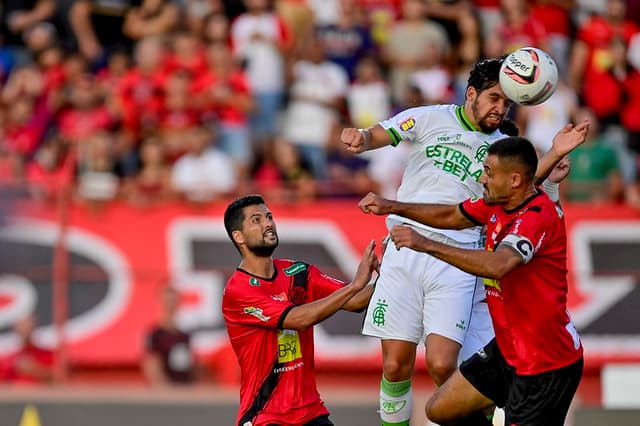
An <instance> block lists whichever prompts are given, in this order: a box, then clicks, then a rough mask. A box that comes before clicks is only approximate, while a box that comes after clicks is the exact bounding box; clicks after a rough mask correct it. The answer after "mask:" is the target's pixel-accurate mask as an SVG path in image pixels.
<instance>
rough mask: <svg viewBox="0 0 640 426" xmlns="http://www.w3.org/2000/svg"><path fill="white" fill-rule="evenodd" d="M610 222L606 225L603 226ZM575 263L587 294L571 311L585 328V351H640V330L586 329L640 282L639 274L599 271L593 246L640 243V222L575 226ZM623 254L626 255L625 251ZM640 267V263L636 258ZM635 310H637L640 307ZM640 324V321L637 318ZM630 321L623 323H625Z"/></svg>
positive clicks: (621, 353) (573, 266)
mask: <svg viewBox="0 0 640 426" xmlns="http://www.w3.org/2000/svg"><path fill="white" fill-rule="evenodd" d="M604 223H606V226H603V225H604ZM570 242H571V248H572V251H573V257H572V264H571V265H569V269H570V270H573V272H574V275H575V279H576V287H577V289H578V290H580V293H581V294H583V295H584V296H585V299H586V300H585V302H583V303H582V304H580V306H578V307H577V308H574V309H572V310H571V318H572V321H573V322H574V323H575V325H576V327H577V328H578V330H581V331H580V333H581V337H582V343H583V345H584V347H585V351H586V352H588V353H589V354H591V355H592V356H603V357H606V356H611V355H615V356H625V355H637V354H638V353H640V330H638V331H637V332H636V334H633V335H630V334H628V333H619V334H610V333H598V334H595V333H591V334H590V333H585V332H583V331H582V330H584V329H586V328H587V327H589V326H591V325H593V324H595V323H596V322H598V320H599V319H600V318H602V317H603V316H604V315H605V314H606V313H607V312H608V311H610V310H611V309H612V308H613V307H614V306H615V305H616V304H617V303H619V302H621V301H622V300H623V299H625V298H626V297H628V296H629V295H630V294H631V293H632V292H633V291H634V289H636V288H637V286H638V285H639V284H637V283H636V280H637V279H638V278H637V277H634V276H633V275H631V273H630V272H627V273H626V275H625V274H623V273H619V272H616V271H610V273H609V274H606V275H605V274H602V273H596V271H595V270H594V267H595V262H594V258H593V248H592V247H593V245H594V244H598V243H616V242H618V243H621V242H624V243H627V244H629V243H632V242H635V243H637V244H638V245H640V225H639V224H638V222H637V221H629V222H621V221H619V222H611V221H607V222H603V221H592V222H589V221H583V222H580V223H579V224H578V225H576V226H574V228H573V232H572V233H571V240H570ZM621 256H623V254H621ZM634 262H636V263H635V264H636V265H638V269H640V262H639V261H638V260H637V259H635V261H634ZM635 308H636V309H634V312H637V308H639V307H638V306H636V307H635ZM636 324H638V322H637V321H636ZM623 325H626V324H619V326H623Z"/></svg>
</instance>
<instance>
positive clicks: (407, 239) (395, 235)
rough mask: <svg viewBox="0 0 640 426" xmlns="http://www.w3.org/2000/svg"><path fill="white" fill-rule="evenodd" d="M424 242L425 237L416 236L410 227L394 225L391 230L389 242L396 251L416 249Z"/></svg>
mask: <svg viewBox="0 0 640 426" xmlns="http://www.w3.org/2000/svg"><path fill="white" fill-rule="evenodd" d="M425 240H426V238H425V237H423V236H422V235H420V234H418V233H417V232H416V231H415V230H414V229H413V228H411V227H410V226H406V225H396V226H394V227H393V228H391V241H393V243H394V244H395V245H396V250H400V249H401V248H402V247H406V248H410V249H414V250H415V249H418V248H419V247H420V246H421V245H422V244H423V243H424V241H425Z"/></svg>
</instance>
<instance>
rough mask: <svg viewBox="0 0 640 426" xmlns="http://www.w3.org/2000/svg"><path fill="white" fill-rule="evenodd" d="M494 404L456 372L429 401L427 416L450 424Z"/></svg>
mask: <svg viewBox="0 0 640 426" xmlns="http://www.w3.org/2000/svg"><path fill="white" fill-rule="evenodd" d="M492 404H493V401H491V400H490V399H489V398H487V397H486V396H484V395H483V394H482V393H480V392H478V390H477V389H476V388H475V387H474V386H473V385H472V384H471V383H470V382H469V381H468V380H467V379H466V378H465V377H464V376H463V375H462V374H461V373H460V371H459V370H456V371H455V372H454V373H453V375H451V377H449V379H447V381H446V382H444V384H443V385H442V386H440V387H439V388H438V389H437V390H436V391H435V393H434V394H433V396H432V397H431V398H430V399H429V401H427V405H426V413H427V416H428V417H429V418H430V419H432V420H435V421H438V422H448V421H451V420H454V419H457V418H460V417H464V416H467V415H469V414H471V413H474V412H476V411H479V410H482V409H483V408H486V407H489V406H491V405H492Z"/></svg>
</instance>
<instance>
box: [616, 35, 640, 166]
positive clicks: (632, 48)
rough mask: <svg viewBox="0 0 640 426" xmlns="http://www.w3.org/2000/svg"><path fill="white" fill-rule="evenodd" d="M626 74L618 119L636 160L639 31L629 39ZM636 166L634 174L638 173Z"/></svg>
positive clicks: (639, 144) (639, 141) (639, 143)
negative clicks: (622, 101)
mask: <svg viewBox="0 0 640 426" xmlns="http://www.w3.org/2000/svg"><path fill="white" fill-rule="evenodd" d="M627 58H628V62H629V69H628V74H627V76H626V78H625V80H624V82H623V90H624V93H625V94H626V98H625V101H624V104H623V106H622V111H621V113H620V114H621V115H620V121H621V122H622V124H623V125H624V127H625V129H626V130H627V131H628V133H629V141H628V146H629V149H631V153H632V154H633V156H634V157H635V158H636V164H637V161H638V160H640V32H639V33H636V35H635V36H633V38H632V39H631V42H630V44H629V49H628V50H627ZM638 170H640V168H638V166H636V175H637V173H638Z"/></svg>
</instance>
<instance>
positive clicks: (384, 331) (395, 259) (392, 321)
mask: <svg viewBox="0 0 640 426" xmlns="http://www.w3.org/2000/svg"><path fill="white" fill-rule="evenodd" d="M427 257H429V256H428V255H425V254H423V253H417V252H415V251H413V250H410V249H407V248H402V249H400V250H396V248H395V247H394V246H393V244H390V245H388V246H387V249H386V251H385V254H384V257H383V259H382V265H381V269H380V277H379V278H378V280H377V282H376V286H375V289H374V292H373V295H372V296H371V300H370V301H369V306H368V308H367V312H366V314H365V317H364V323H363V327H362V333H363V334H365V335H367V336H374V337H379V338H382V339H393V340H404V341H407V342H411V343H414V344H418V343H419V342H420V341H421V340H422V335H423V329H422V316H423V312H422V308H423V302H422V301H423V289H422V286H421V279H422V273H421V271H422V270H423V269H424V267H425V263H424V262H425V258H427Z"/></svg>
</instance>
